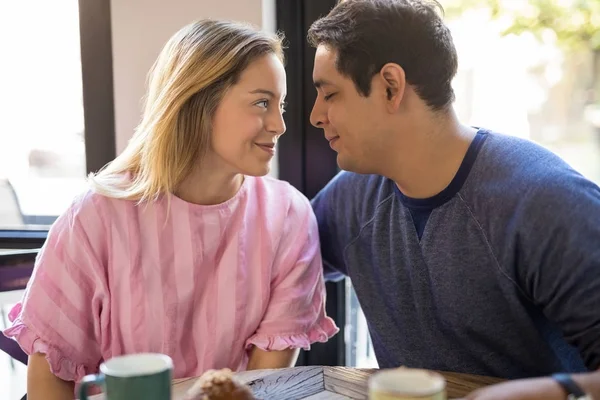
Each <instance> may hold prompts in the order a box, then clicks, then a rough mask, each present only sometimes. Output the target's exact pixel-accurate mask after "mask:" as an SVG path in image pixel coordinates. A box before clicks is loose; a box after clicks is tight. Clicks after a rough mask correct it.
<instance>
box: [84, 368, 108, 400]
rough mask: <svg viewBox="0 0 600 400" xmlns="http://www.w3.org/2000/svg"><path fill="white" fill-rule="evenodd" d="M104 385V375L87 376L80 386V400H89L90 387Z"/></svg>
mask: <svg viewBox="0 0 600 400" xmlns="http://www.w3.org/2000/svg"><path fill="white" fill-rule="evenodd" d="M103 383H104V374H97V375H86V376H84V377H83V380H82V381H81V383H80V386H79V400H88V395H87V391H88V387H90V386H92V385H95V386H99V385H102V384H103Z"/></svg>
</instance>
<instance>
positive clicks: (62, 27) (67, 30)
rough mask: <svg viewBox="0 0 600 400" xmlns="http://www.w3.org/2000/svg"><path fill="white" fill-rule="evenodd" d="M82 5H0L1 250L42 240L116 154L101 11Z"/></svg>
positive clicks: (106, 21)
mask: <svg viewBox="0 0 600 400" xmlns="http://www.w3.org/2000/svg"><path fill="white" fill-rule="evenodd" d="M86 3H91V2H82V4H81V7H82V8H81V9H79V4H78V1H77V0H67V1H61V2H47V1H43V0H26V1H18V2H8V1H3V2H0V48H2V51H3V55H4V57H3V60H10V62H6V61H5V62H3V63H1V64H0V88H2V89H1V90H0V248H2V247H4V248H7V247H37V246H40V245H41V244H42V243H43V240H44V238H45V235H46V232H47V229H48V228H49V226H50V225H51V224H52V223H53V222H54V220H55V219H56V217H57V216H58V215H59V214H61V213H62V212H63V211H64V210H65V209H66V208H67V207H68V206H69V204H70V203H71V201H72V199H73V197H75V196H76V195H77V194H78V193H81V192H82V191H83V190H85V187H86V182H85V177H86V175H87V172H89V171H95V170H97V169H99V168H101V167H102V165H104V164H105V163H106V162H108V161H110V160H111V159H112V158H114V153H115V149H114V147H115V146H114V117H113V111H112V107H113V105H112V104H113V99H112V59H111V53H110V51H111V47H110V15H109V8H108V5H107V4H105V5H99V4H97V5H96V4H86ZM80 20H82V21H85V24H83V23H82V24H81V31H80Z"/></svg>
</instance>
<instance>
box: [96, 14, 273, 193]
mask: <svg viewBox="0 0 600 400" xmlns="http://www.w3.org/2000/svg"><path fill="white" fill-rule="evenodd" d="M266 54H275V55H276V56H277V57H279V59H280V60H281V61H282V62H283V49H282V37H281V36H279V35H271V34H268V33H265V32H262V31H259V30H257V29H255V28H253V27H252V26H250V25H245V24H241V23H236V22H230V21H215V20H208V19H205V20H200V21H197V22H194V23H192V24H190V25H188V26H185V27H184V28H182V29H181V30H179V32H177V33H176V34H175V35H173V36H172V37H171V39H169V41H168V42H167V44H166V45H165V47H164V48H163V49H162V51H161V53H160V55H159V56H158V59H157V60H156V62H155V63H154V65H153V66H152V69H151V70H150V73H149V76H148V90H147V94H146V99H145V107H144V112H143V117H142V120H141V123H140V124H139V126H138V127H137V129H136V131H135V133H134V135H133V137H132V138H131V140H130V141H129V143H128V145H127V147H126V148H125V150H124V151H123V152H122V153H121V154H120V155H119V156H118V157H116V158H115V159H114V160H113V161H112V162H110V163H109V164H107V165H106V166H105V167H104V168H103V169H102V170H100V171H99V172H98V173H96V174H94V173H92V174H90V175H89V177H88V182H89V183H90V185H91V188H92V190H94V191H95V192H97V193H99V194H102V195H105V196H108V197H112V198H118V199H127V200H136V201H138V202H143V201H148V200H153V199H156V198H157V197H159V196H160V195H161V194H165V193H173V192H174V190H176V188H177V186H178V185H179V184H180V183H181V182H182V181H183V179H185V178H186V176H187V175H188V174H189V173H190V172H191V170H192V168H193V167H194V165H195V164H197V163H198V161H199V160H200V159H201V157H202V156H203V154H204V153H205V152H206V150H207V149H208V147H209V143H210V132H211V123H212V118H213V116H214V113H215V111H216V109H217V106H218V105H219V103H220V101H221V99H222V98H223V95H224V94H225V92H226V91H227V89H228V88H229V87H231V86H232V85H234V84H235V83H236V82H237V80H238V79H239V77H240V74H241V73H242V72H243V71H244V69H245V68H246V67H247V66H248V65H249V64H250V63H251V62H252V61H254V60H256V59H257V58H259V57H261V56H263V55H266Z"/></svg>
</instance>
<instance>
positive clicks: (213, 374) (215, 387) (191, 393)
mask: <svg viewBox="0 0 600 400" xmlns="http://www.w3.org/2000/svg"><path fill="white" fill-rule="evenodd" d="M184 400H255V397H254V396H253V395H252V391H251V390H250V388H249V387H248V386H246V385H244V384H243V383H241V382H240V381H238V380H237V379H235V377H234V376H233V373H232V372H231V370H229V369H221V370H208V371H206V372H205V373H204V374H203V375H202V376H201V377H200V378H198V380H197V381H196V382H195V383H194V386H192V387H191V388H190V390H188V391H187V393H186V395H185V397H184Z"/></svg>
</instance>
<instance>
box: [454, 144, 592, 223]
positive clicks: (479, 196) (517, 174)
mask: <svg viewBox="0 0 600 400" xmlns="http://www.w3.org/2000/svg"><path fill="white" fill-rule="evenodd" d="M461 196H462V197H463V198H464V199H466V201H467V202H469V203H472V204H473V205H474V206H475V211H476V213H477V208H478V207H477V205H480V206H483V205H487V206H488V207H491V208H492V209H493V210H495V212H499V210H503V209H504V210H506V212H507V213H509V214H510V215H511V216H513V217H514V214H515V212H516V210H518V209H520V208H524V215H528V216H529V217H532V215H536V214H541V215H546V214H555V212H556V211H557V210H565V209H572V208H581V207H584V206H586V205H588V203H589V206H591V207H594V206H595V205H596V204H597V203H598V199H599V198H600V192H599V189H598V186H597V185H596V184H595V183H593V182H591V181H590V180H588V179H586V178H585V177H584V176H582V175H581V174H580V173H579V172H577V171H576V170H575V169H573V168H572V167H571V166H570V165H569V164H568V163H567V162H565V161H564V160H563V159H562V158H560V157H559V156H558V155H556V154H555V153H553V152H551V151H550V150H548V149H546V148H544V147H543V146H541V145H539V144H537V143H535V142H532V141H530V140H527V139H521V138H517V137H512V136H508V135H502V134H497V133H489V136H488V138H487V139H486V142H485V143H484V145H483V147H482V149H481V151H480V153H479V155H478V157H477V160H476V161H475V164H474V167H473V170H472V171H471V174H470V176H469V178H468V180H467V182H466V184H465V186H464V187H463V190H461ZM578 205H579V206H578ZM488 207H483V208H482V210H485V211H490V210H489V209H488ZM569 213H570V212H569ZM529 219H532V218H529ZM553 219H556V215H554V216H553Z"/></svg>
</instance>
